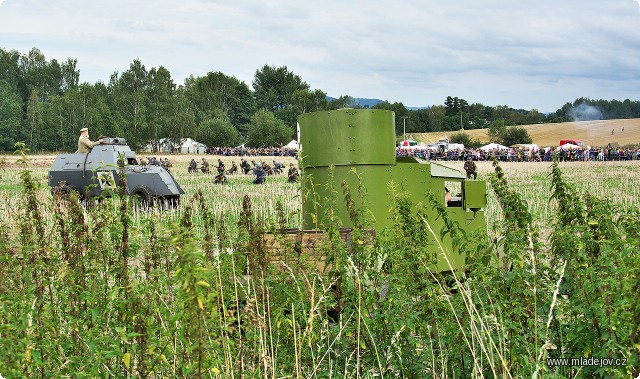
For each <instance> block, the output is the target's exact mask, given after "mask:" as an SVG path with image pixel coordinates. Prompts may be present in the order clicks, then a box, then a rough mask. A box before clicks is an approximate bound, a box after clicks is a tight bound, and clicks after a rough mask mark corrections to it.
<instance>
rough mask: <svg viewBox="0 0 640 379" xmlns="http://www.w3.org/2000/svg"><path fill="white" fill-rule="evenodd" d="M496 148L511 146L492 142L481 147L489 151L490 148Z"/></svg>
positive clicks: (503, 148) (502, 148) (506, 148)
mask: <svg viewBox="0 0 640 379" xmlns="http://www.w3.org/2000/svg"><path fill="white" fill-rule="evenodd" d="M495 149H498V150H508V149H509V148H508V147H506V146H504V145H500V144H499V143H490V144H488V145H484V146H482V147H481V148H480V150H483V151H489V150H495Z"/></svg>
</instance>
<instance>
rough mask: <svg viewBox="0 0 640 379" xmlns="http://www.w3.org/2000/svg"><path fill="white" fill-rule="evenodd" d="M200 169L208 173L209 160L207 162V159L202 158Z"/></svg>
mask: <svg viewBox="0 0 640 379" xmlns="http://www.w3.org/2000/svg"><path fill="white" fill-rule="evenodd" d="M200 171H202V172H203V173H205V174H208V173H210V172H211V171H210V170H209V162H207V160H206V159H204V158H202V165H201V166H200Z"/></svg>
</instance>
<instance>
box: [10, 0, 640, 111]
mask: <svg viewBox="0 0 640 379" xmlns="http://www.w3.org/2000/svg"><path fill="white" fill-rule="evenodd" d="M639 1H640V0H639ZM0 47H2V48H4V49H6V50H14V49H15V50H18V51H20V52H21V53H23V54H26V53H27V52H28V51H29V50H30V49H31V48H33V47H37V48H38V49H40V50H41V51H42V52H43V53H44V54H45V56H46V57H47V59H53V58H55V59H57V60H59V61H64V60H66V59H67V58H74V59H77V60H78V68H79V69H80V80H81V81H86V82H92V83H94V82H97V81H102V82H108V81H109V77H110V75H111V74H112V73H113V72H115V71H119V72H121V71H124V70H126V69H127V68H128V67H129V65H130V64H131V62H132V61H133V60H134V59H139V60H140V61H141V62H142V63H143V64H144V65H145V66H146V67H147V69H150V68H151V67H159V66H164V67H165V68H167V69H168V70H169V71H170V72H171V74H172V77H173V79H174V81H175V82H176V84H181V83H183V81H184V79H185V78H186V77H188V76H189V75H194V76H202V75H205V74H206V73H207V72H211V71H220V72H223V73H225V74H227V75H230V76H235V77H236V78H238V79H240V80H242V81H244V82H246V83H247V84H248V85H249V86H251V81H252V80H253V77H254V74H255V71H256V70H258V69H260V68H261V67H262V66H263V65H265V64H269V65H274V66H283V65H284V66H287V67H288V69H289V70H290V71H291V72H293V73H295V74H297V75H299V76H300V77H301V78H302V79H303V80H304V81H306V82H307V83H308V84H309V85H310V87H311V89H321V90H323V91H325V92H326V93H327V94H328V95H329V96H332V97H339V96H342V95H350V96H353V97H368V98H379V99H383V100H388V101H390V102H402V103H403V104H404V105H406V106H428V105H434V104H443V103H444V100H445V98H446V97H447V96H458V97H461V98H464V99H466V100H467V101H469V102H470V103H475V102H480V103H483V104H485V105H509V106H512V107H515V108H524V109H533V108H535V109H538V110H540V111H541V112H551V111H555V110H556V109H558V108H560V107H561V106H562V105H563V104H564V103H566V102H568V101H569V102H572V101H573V100H574V99H576V98H577V97H582V96H585V97H590V98H593V99H607V100H610V99H618V100H624V99H625V98H629V99H631V100H640V5H639V4H638V2H636V1H634V0H599V1H574V0H562V1H550V0H537V1H532V0H521V1H506V0H485V1H482V2H479V1H472V0H459V1H455V2H444V1H435V0H423V1H405V0H397V1H393V2H391V1H379V0H370V1H361V0H353V1H344V0H342V1H337V0H326V1H322V2H319V1H313V0H310V1H299V0H298V1H291V0H282V1H268V0H266V1H265V0H263V1H258V0H234V1H215V0H179V1H169V0H155V1H147V0H139V1H136V0H127V1H124V0H111V1H103V0H93V1H86V0H83V1H81V0H56V1H44V0H0Z"/></svg>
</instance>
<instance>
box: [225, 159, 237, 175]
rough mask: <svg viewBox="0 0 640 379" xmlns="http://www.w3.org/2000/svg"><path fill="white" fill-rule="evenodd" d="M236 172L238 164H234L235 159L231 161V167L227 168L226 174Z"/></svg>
mask: <svg viewBox="0 0 640 379" xmlns="http://www.w3.org/2000/svg"><path fill="white" fill-rule="evenodd" d="M236 172H238V166H237V165H236V162H235V161H232V162H231V168H230V169H229V171H227V173H228V174H235V173H236Z"/></svg>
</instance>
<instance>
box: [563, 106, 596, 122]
mask: <svg viewBox="0 0 640 379" xmlns="http://www.w3.org/2000/svg"><path fill="white" fill-rule="evenodd" d="M569 116H570V117H571V118H573V121H591V120H602V112H600V110H599V109H598V108H596V107H594V106H593V105H589V104H585V103H580V104H578V106H575V107H572V108H571V109H569Z"/></svg>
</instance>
